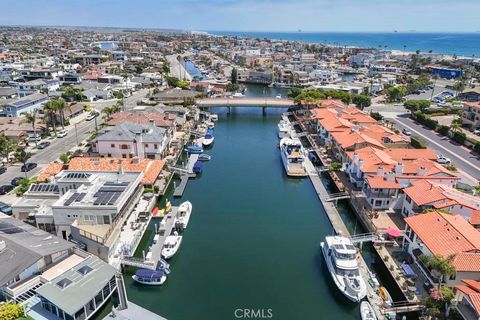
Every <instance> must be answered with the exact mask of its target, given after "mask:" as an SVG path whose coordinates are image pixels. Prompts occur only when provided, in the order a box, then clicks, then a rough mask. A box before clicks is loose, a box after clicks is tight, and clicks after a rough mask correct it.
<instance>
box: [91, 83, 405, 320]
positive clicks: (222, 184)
mask: <svg viewBox="0 0 480 320" xmlns="http://www.w3.org/2000/svg"><path fill="white" fill-rule="evenodd" d="M278 93H281V94H285V93H286V91H282V90H279V89H274V88H265V89H264V88H262V87H258V86H249V87H248V91H247V95H248V96H262V95H264V94H265V95H267V96H275V95H277V94H278ZM216 111H217V112H218V113H219V114H220V116H219V118H220V119H219V121H218V122H217V125H216V127H215V143H214V146H213V148H212V149H210V150H209V151H208V152H209V153H210V154H211V155H212V160H211V161H209V162H206V163H205V165H204V171H203V173H202V174H201V176H200V177H197V178H196V179H194V180H191V181H190V182H189V184H188V186H187V189H186V191H185V193H184V196H183V197H182V198H180V199H174V200H172V201H173V203H174V204H179V203H181V202H183V201H185V200H190V201H191V202H192V204H193V213H192V217H191V219H190V223H189V226H188V230H186V232H185V233H184V238H183V242H182V246H181V248H180V250H179V252H178V253H177V255H176V256H175V257H174V258H173V259H172V260H171V261H170V264H171V269H172V273H171V274H170V275H169V278H168V280H167V282H166V283H165V285H164V286H162V287H148V286H142V285H139V284H137V283H135V282H134V281H133V280H132V279H131V274H132V272H134V270H133V269H131V268H127V269H126V270H125V273H124V278H125V282H126V286H127V293H128V297H129V299H130V300H131V301H133V302H135V303H137V304H139V305H141V306H143V307H145V308H147V309H149V310H151V311H153V312H155V313H158V314H160V315H162V316H164V317H166V318H167V319H169V320H184V319H185V320H190V319H211V320H216V319H218V320H225V319H235V315H234V312H235V310H236V309H238V308H242V309H243V308H247V309H265V310H266V309H272V313H273V319H304V320H309V319H359V311H358V305H355V304H352V303H350V302H349V301H347V300H346V298H344V297H343V296H342V295H341V294H340V293H339V292H338V291H337V289H336V287H334V285H333V283H332V280H331V279H330V276H329V274H328V271H327V268H326V266H325V263H324V261H323V257H322V256H321V252H320V248H319V242H320V241H321V240H322V239H323V237H324V236H325V235H327V234H331V233H332V228H331V225H330V222H329V221H328V218H327V217H326V214H325V212H324V210H323V207H322V206H321V204H320V201H319V200H318V198H317V196H316V193H315V191H314V189H313V187H312V185H311V183H310V181H309V180H308V179H291V178H287V176H286V175H285V172H284V169H283V166H282V163H281V160H280V155H279V150H278V148H277V144H278V138H277V123H278V121H279V119H280V114H281V112H282V111H281V110H269V111H268V113H267V115H266V116H262V113H261V110H256V109H242V110H236V109H233V112H232V113H231V114H230V115H227V114H226V113H225V111H226V110H225V109H221V108H220V109H218V110H216ZM339 209H340V212H341V215H342V218H343V219H344V220H345V221H346V222H347V226H348V228H349V229H350V230H351V232H352V233H354V232H355V233H361V232H364V231H363V229H362V227H361V226H360V224H359V223H358V222H357V221H356V219H355V217H354V216H353V215H352V213H351V211H350V210H349V209H348V206H346V205H345V203H341V204H340V206H339ZM150 230H153V225H151V226H150ZM152 237H153V232H149V233H147V235H146V236H145V239H144V240H145V243H146V242H148V241H149V240H151V239H152ZM140 255H141V254H140ZM364 257H365V258H366V260H367V262H369V263H374V264H375V262H376V261H378V258H377V257H376V256H375V254H373V252H372V251H371V250H369V248H368V246H367V247H366V248H365V250H364ZM383 278H384V277H383V276H382V275H381V274H380V279H381V280H383V282H384V284H385V285H386V286H387V288H389V291H390V292H391V293H392V296H394V298H395V296H396V293H395V291H394V290H393V292H392V290H391V289H390V287H391V284H392V280H391V279H388V277H385V278H386V279H383ZM110 309H111V304H109V305H107V306H106V307H105V308H104V312H102V313H101V314H99V315H97V317H96V319H101V318H102V316H103V315H105V313H106V312H108V310H110Z"/></svg>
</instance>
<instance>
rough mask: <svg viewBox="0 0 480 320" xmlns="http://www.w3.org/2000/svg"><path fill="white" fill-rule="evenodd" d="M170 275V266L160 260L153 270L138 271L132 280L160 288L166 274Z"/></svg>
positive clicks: (165, 278)
mask: <svg viewBox="0 0 480 320" xmlns="http://www.w3.org/2000/svg"><path fill="white" fill-rule="evenodd" d="M169 273H170V265H169V264H168V263H167V262H166V261H165V260H163V259H161V260H160V261H159V262H158V264H157V268H156V269H155V270H150V269H138V270H137V271H136V272H135V274H134V275H133V276H132V279H133V280H135V281H136V282H138V283H141V284H145V285H148V286H161V285H162V284H164V283H165V281H167V274H169Z"/></svg>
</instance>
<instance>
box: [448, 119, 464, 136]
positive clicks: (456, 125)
mask: <svg viewBox="0 0 480 320" xmlns="http://www.w3.org/2000/svg"><path fill="white" fill-rule="evenodd" d="M461 127H462V126H461V125H460V123H458V122H457V121H455V120H453V121H452V124H450V129H451V130H452V132H453V133H456V132H458V131H460V128H461Z"/></svg>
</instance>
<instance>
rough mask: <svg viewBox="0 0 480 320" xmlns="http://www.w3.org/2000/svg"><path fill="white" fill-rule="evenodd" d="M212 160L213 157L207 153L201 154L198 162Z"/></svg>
mask: <svg viewBox="0 0 480 320" xmlns="http://www.w3.org/2000/svg"><path fill="white" fill-rule="evenodd" d="M210 159H212V157H211V156H210V155H209V154H207V153H200V155H199V156H198V160H200V161H208V160H210Z"/></svg>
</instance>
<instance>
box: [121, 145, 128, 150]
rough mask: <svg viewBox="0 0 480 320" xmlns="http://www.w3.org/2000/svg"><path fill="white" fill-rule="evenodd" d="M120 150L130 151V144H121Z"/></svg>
mask: <svg viewBox="0 0 480 320" xmlns="http://www.w3.org/2000/svg"><path fill="white" fill-rule="evenodd" d="M120 149H123V150H128V149H130V146H129V145H128V144H121V145H120Z"/></svg>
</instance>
